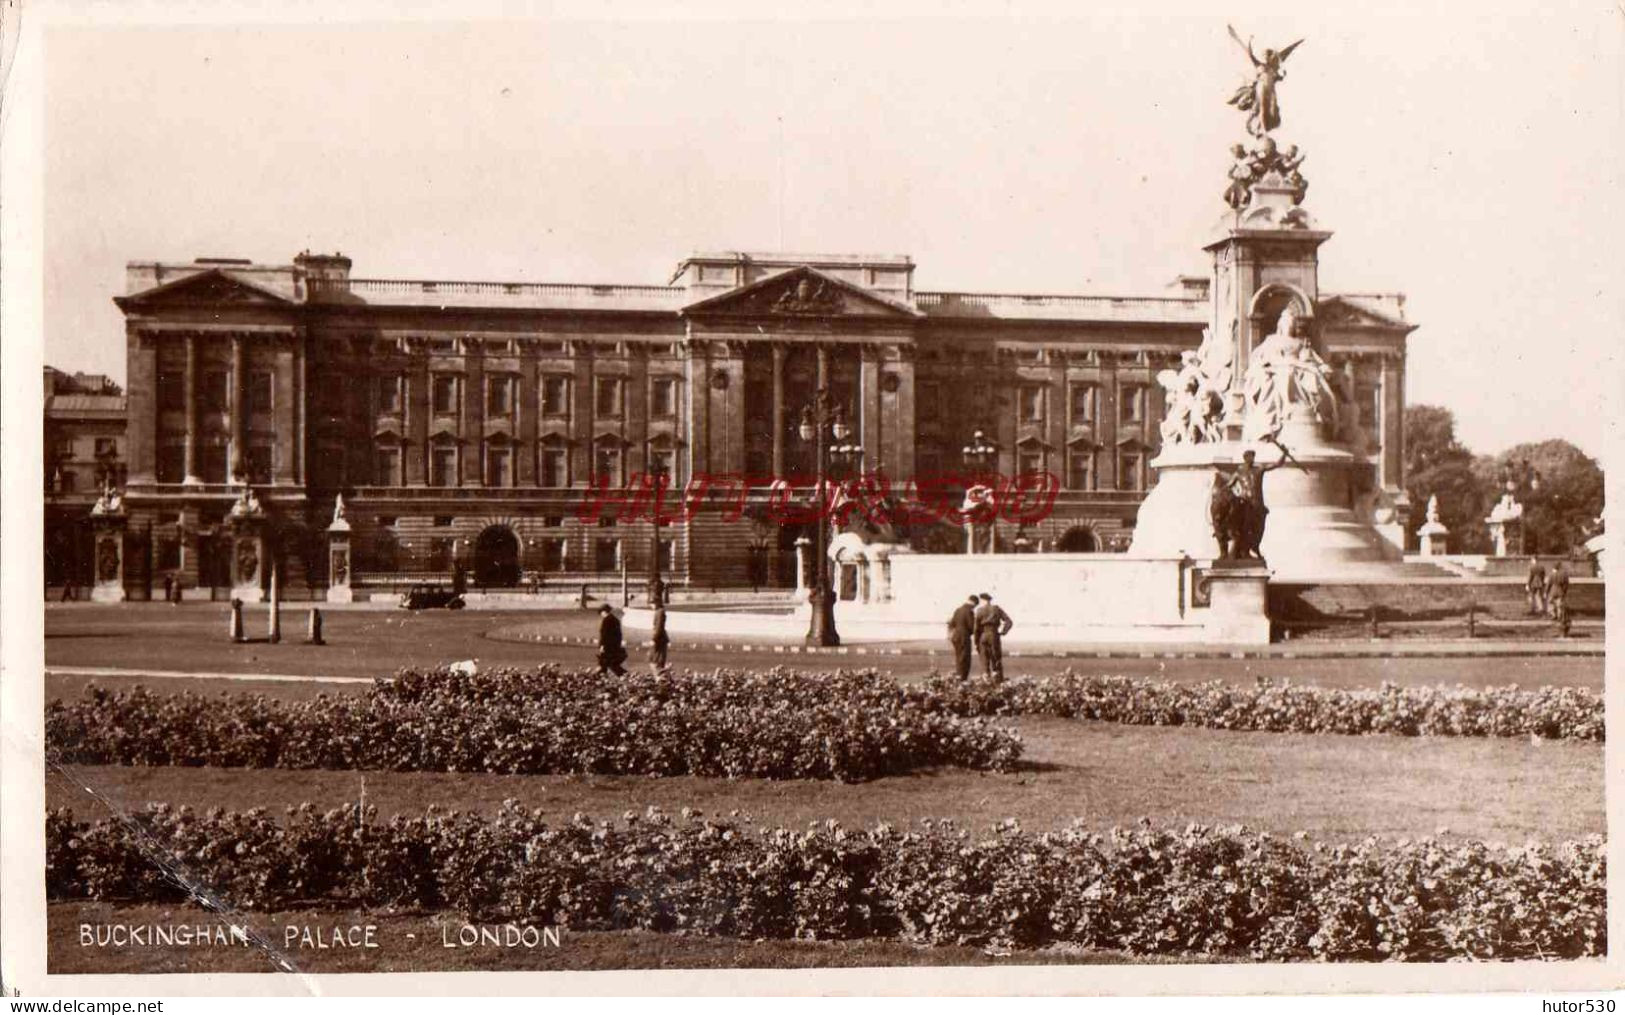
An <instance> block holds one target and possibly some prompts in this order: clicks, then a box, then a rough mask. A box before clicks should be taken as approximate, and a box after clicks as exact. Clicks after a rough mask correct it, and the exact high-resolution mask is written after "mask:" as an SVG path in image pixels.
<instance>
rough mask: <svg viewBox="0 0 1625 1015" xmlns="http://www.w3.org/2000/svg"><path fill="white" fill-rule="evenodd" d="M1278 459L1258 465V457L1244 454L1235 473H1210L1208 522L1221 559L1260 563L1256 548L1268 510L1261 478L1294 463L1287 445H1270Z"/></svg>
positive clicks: (1252, 454) (1219, 470)
mask: <svg viewBox="0 0 1625 1015" xmlns="http://www.w3.org/2000/svg"><path fill="white" fill-rule="evenodd" d="M1273 443H1274V444H1275V446H1276V447H1277V448H1279V449H1280V451H1281V460H1280V461H1278V462H1273V463H1271V464H1269V465H1259V464H1258V461H1257V456H1256V455H1255V454H1254V453H1253V452H1252V451H1251V450H1248V451H1245V452H1243V453H1242V456H1241V464H1240V465H1237V466H1236V467H1235V469H1234V470H1232V471H1230V472H1225V471H1224V470H1223V469H1219V468H1215V469H1214V470H1213V491H1212V493H1211V494H1209V496H1208V519H1209V521H1211V522H1212V524H1213V538H1214V539H1215V540H1217V541H1218V544H1219V559H1220V560H1263V559H1264V555H1263V553H1262V552H1261V551H1260V549H1259V547H1260V546H1261V545H1262V544H1263V542H1264V523H1265V520H1266V519H1267V518H1268V516H1269V510H1270V509H1269V508H1268V507H1266V506H1265V504H1264V475H1265V473H1268V472H1273V471H1274V470H1276V469H1279V468H1280V467H1281V466H1283V465H1286V464H1288V463H1291V464H1297V461H1296V459H1294V458H1293V457H1292V452H1290V451H1288V450H1287V448H1286V445H1284V444H1282V443H1280V442H1279V441H1274V442H1273Z"/></svg>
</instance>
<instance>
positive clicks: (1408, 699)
mask: <svg viewBox="0 0 1625 1015" xmlns="http://www.w3.org/2000/svg"><path fill="white" fill-rule="evenodd" d="M916 697H917V699H918V700H919V701H920V702H921V703H922V704H925V705H927V706H928V707H932V708H938V709H942V710H944V711H947V712H951V713H952V714H954V715H960V716H1008V715H1052V716H1061V717H1063V718H1069V719H1096V720H1099V721H1102V722H1117V723H1128V724H1132V725H1138V726H1204V727H1208V728H1211V729H1227V730H1266V731H1273V732H1291V733H1343V734H1359V733H1389V734H1395V735H1398V736H1452V737H1517V736H1524V735H1530V736H1536V737H1541V738H1544V739H1550V740H1594V741H1598V742H1601V741H1602V739H1603V706H1602V695H1601V694H1598V693H1597V692H1595V691H1590V690H1586V689H1584V688H1575V687H1562V688H1554V687H1542V688H1540V689H1539V690H1534V691H1527V690H1522V689H1520V688H1517V687H1496V688H1487V689H1478V688H1471V687H1400V686H1397V685H1394V684H1388V683H1384V684H1383V685H1382V686H1380V687H1378V688H1375V689H1370V688H1353V689H1344V688H1335V687H1314V686H1303V685H1295V684H1291V683H1288V682H1287V681H1272V680H1267V679H1264V678H1259V679H1258V680H1257V681H1256V682H1255V683H1254V684H1253V685H1251V686H1247V685H1235V684H1225V683H1220V682H1217V681H1214V682H1211V683H1204V684H1178V683H1174V682H1172V681H1167V680H1157V679H1153V678H1147V677H1121V676H1119V677H1111V676H1094V675H1087V674H1077V673H1071V672H1067V673H1063V674H1061V675H1059V676H1055V677H1042V678H1039V677H1020V678H1017V679H1014V680H1010V681H1006V682H1004V683H999V684H995V683H990V682H986V681H966V682H960V681H957V680H951V679H947V678H942V677H936V678H934V679H933V680H932V681H931V682H930V683H929V685H928V686H927V687H925V688H923V689H921V690H920V691H919V692H918V693H917V695H916Z"/></svg>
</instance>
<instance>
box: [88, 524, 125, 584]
mask: <svg viewBox="0 0 1625 1015" xmlns="http://www.w3.org/2000/svg"><path fill="white" fill-rule="evenodd" d="M91 522H92V525H93V526H94V529H95V533H96V535H95V542H96V555H95V564H96V582H95V584H94V585H92V586H91V589H90V599H91V602H95V603H122V602H124V600H125V599H126V598H127V595H126V593H125V591H124V526H125V522H126V519H125V517H124V515H123V514H122V513H120V514H107V515H95V516H93V517H92V519H91Z"/></svg>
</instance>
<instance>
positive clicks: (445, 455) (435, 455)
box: [429, 444, 457, 486]
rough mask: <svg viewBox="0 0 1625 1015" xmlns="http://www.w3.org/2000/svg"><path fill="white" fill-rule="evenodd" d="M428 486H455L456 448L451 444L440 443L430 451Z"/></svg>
mask: <svg viewBox="0 0 1625 1015" xmlns="http://www.w3.org/2000/svg"><path fill="white" fill-rule="evenodd" d="M430 454H431V457H430V465H431V469H430V473H429V485H430V486H456V485H457V448H456V447H455V446H453V445H449V444H448V445H440V446H437V447H435V448H434V449H433V451H432V452H431V453H430Z"/></svg>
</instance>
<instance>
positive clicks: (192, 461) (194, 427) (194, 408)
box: [185, 335, 203, 484]
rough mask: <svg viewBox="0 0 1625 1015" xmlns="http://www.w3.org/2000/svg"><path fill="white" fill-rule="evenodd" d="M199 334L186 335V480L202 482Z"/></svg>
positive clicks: (195, 482)
mask: <svg viewBox="0 0 1625 1015" xmlns="http://www.w3.org/2000/svg"><path fill="white" fill-rule="evenodd" d="M197 413H198V405H197V336H196V335H187V336H186V480H185V481H186V482H187V483H193V484H197V483H202V482H203V479H202V477H200V476H199V475H198V473H197V442H198V437H199V430H200V429H201V428H200V427H199V425H198V416H197Z"/></svg>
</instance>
